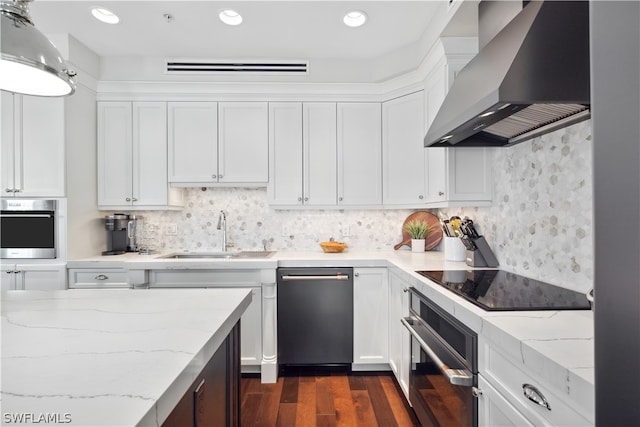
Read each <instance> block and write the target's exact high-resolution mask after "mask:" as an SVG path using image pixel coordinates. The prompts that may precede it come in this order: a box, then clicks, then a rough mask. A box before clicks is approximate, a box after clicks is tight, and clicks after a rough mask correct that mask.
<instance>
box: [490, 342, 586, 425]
mask: <svg viewBox="0 0 640 427" xmlns="http://www.w3.org/2000/svg"><path fill="white" fill-rule="evenodd" d="M480 373H481V374H482V375H483V376H485V377H486V379H487V380H488V381H489V382H490V383H491V385H493V386H494V387H495V389H496V390H497V391H498V392H499V393H500V394H501V395H502V396H503V397H504V398H505V399H506V400H507V401H508V402H509V403H510V404H512V405H513V406H514V407H515V408H517V409H518V410H519V411H520V412H521V413H522V414H523V415H524V416H525V417H526V418H527V419H529V420H531V421H532V422H533V424H534V425H538V426H590V425H593V424H594V422H593V421H589V420H587V419H586V418H585V417H584V415H582V413H580V412H578V411H579V410H580V409H579V408H575V407H572V404H571V400H570V397H569V396H567V395H566V393H567V391H566V390H560V389H559V388H557V387H551V386H549V385H548V384H545V383H543V382H542V381H541V380H540V379H539V378H536V376H535V375H534V374H530V373H529V372H528V371H527V369H526V368H525V366H524V365H522V363H520V362H516V361H514V360H513V359H511V358H510V357H508V356H506V355H504V354H503V353H502V352H500V351H499V349H498V348H496V347H495V346H494V345H491V344H489V343H488V342H483V343H481V356H480ZM525 385H529V386H528V387H526V388H525ZM532 387H533V388H535V389H532ZM525 390H527V391H531V390H533V392H534V394H535V393H536V392H538V393H539V395H538V396H540V398H542V397H543V398H544V399H545V400H546V402H547V404H548V408H547V407H544V406H542V405H540V404H538V403H536V402H534V401H532V400H530V399H529V398H527V396H525ZM534 398H535V397H534ZM573 406H575V403H574V405H573ZM583 411H584V410H583ZM583 411H582V412H583ZM590 418H592V417H590Z"/></svg>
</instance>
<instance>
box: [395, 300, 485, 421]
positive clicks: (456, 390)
mask: <svg viewBox="0 0 640 427" xmlns="http://www.w3.org/2000/svg"><path fill="white" fill-rule="evenodd" d="M410 299H411V303H410V316H409V317H406V318H404V319H402V323H403V324H404V326H405V327H406V328H407V329H408V330H409V332H410V333H411V373H410V378H409V400H410V402H411V406H413V409H414V411H415V413H416V415H417V417H418V419H419V420H420V423H421V425H422V426H434V427H436V426H437V427H477V425H478V402H477V398H476V395H477V393H478V390H477V388H476V387H477V385H478V362H477V360H478V356H477V335H476V333H475V332H473V331H472V330H470V329H469V328H467V327H466V326H465V325H463V324H462V323H461V322H460V321H458V320H457V319H455V318H454V317H453V316H451V315H450V314H449V313H447V312H445V311H444V310H442V309H441V308H440V307H439V306H437V305H436V304H435V303H433V302H432V301H431V300H429V299H428V298H426V297H425V296H424V295H422V294H421V293H420V292H419V291H417V290H416V289H415V288H411V289H410Z"/></svg>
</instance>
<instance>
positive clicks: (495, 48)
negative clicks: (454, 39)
mask: <svg viewBox="0 0 640 427" xmlns="http://www.w3.org/2000/svg"><path fill="white" fill-rule="evenodd" d="M589 105H590V91H589V4H588V2H587V1H555V0H548V1H544V2H543V1H532V2H530V3H529V4H528V5H527V6H526V7H524V9H522V11H521V12H520V13H519V14H518V15H516V16H515V17H514V18H513V20H511V22H509V23H508V24H507V25H506V26H505V27H504V28H503V29H502V31H500V32H499V33H498V34H497V35H496V36H495V37H494V38H493V40H491V41H490V42H489V43H488V44H487V45H486V46H485V47H484V48H482V49H481V50H480V52H479V53H478V55H476V57H475V58H473V59H472V60H471V61H470V62H469V64H467V66H466V67H464V68H463V69H462V71H460V73H459V74H458V76H457V78H456V80H455V81H454V83H453V86H452V87H451V90H450V91H449V93H448V94H447V97H446V98H445V100H444V102H443V104H442V106H441V107H440V110H439V111H438V113H437V114H436V117H435V119H434V121H433V123H432V125H431V126H430V128H429V130H428V132H427V135H426V136H425V138H424V144H425V147H451V146H454V147H490V146H498V147H501V146H510V145H513V144H517V143H519V142H522V141H526V140H527V139H531V138H533V137H534V136H538V135H541V134H544V133H547V132H551V131H553V130H555V129H559V128H561V127H565V126H568V125H570V124H573V123H577V122H579V121H582V120H585V119H588V118H589V117H590V109H589Z"/></svg>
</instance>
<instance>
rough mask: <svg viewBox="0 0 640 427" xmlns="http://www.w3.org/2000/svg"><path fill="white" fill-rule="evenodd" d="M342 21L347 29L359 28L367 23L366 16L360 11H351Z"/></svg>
mask: <svg viewBox="0 0 640 427" xmlns="http://www.w3.org/2000/svg"><path fill="white" fill-rule="evenodd" d="M342 20H343V21H344V25H346V26H347V27H360V26H361V25H364V23H365V22H367V14H366V13H364V12H363V11H361V10H353V11H351V12H349V13H347V14H346V15H344V18H343V19H342Z"/></svg>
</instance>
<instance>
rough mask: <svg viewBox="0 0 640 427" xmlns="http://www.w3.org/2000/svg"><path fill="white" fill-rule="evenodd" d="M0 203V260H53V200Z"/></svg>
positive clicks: (14, 200)
mask: <svg viewBox="0 0 640 427" xmlns="http://www.w3.org/2000/svg"><path fill="white" fill-rule="evenodd" d="M1 202H2V203H1V204H0V208H1V211H0V258H56V201H55V200H23V199H2V201H1Z"/></svg>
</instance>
